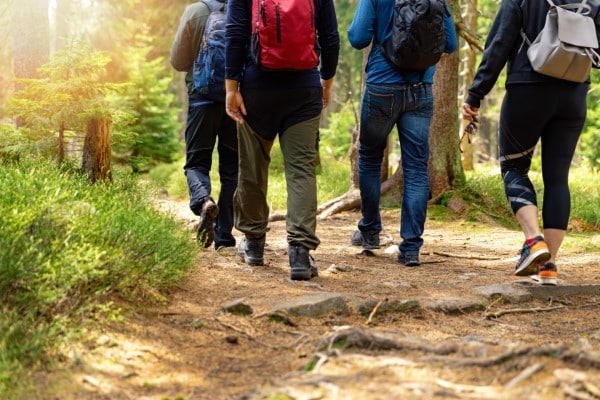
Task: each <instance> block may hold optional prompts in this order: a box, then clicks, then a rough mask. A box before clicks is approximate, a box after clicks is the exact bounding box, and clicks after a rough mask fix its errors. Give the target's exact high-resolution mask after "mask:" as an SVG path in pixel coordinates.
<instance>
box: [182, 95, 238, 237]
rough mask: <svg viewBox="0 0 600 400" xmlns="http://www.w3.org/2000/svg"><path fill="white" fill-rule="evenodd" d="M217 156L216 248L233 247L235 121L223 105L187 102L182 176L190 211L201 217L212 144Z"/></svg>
mask: <svg viewBox="0 0 600 400" xmlns="http://www.w3.org/2000/svg"><path fill="white" fill-rule="evenodd" d="M217 138H218V140H219V142H218V145H217V151H218V153H219V180H220V183H221V191H220V193H219V200H218V201H217V204H218V206H219V215H218V216H217V220H216V223H215V247H219V246H235V238H234V237H233V235H232V233H231V231H232V230H233V194H234V192H235V189H236V187H237V179H238V178H237V174H238V149H237V129H236V125H235V122H234V121H233V120H232V119H231V118H229V116H228V115H227V114H226V113H225V106H224V105H223V103H208V104H206V103H204V104H203V103H195V102H193V100H192V99H190V105H189V108H188V115H187V121H186V127H185V154H186V158H185V166H184V167H183V168H184V170H185V176H186V179H187V185H188V191H189V194H190V209H191V210H192V212H194V214H196V215H200V213H201V212H202V205H203V204H204V202H205V201H206V200H207V199H209V198H210V197H211V190H212V188H211V183H210V170H211V167H212V157H213V150H214V147H215V144H216V143H217Z"/></svg>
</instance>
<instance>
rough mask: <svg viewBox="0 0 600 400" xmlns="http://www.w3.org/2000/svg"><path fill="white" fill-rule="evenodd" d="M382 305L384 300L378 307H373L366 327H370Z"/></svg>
mask: <svg viewBox="0 0 600 400" xmlns="http://www.w3.org/2000/svg"><path fill="white" fill-rule="evenodd" d="M382 304H383V300H380V301H379V303H377V305H376V306H375V307H373V310H371V313H370V314H369V318H368V319H367V322H365V325H369V324H370V323H371V320H372V319H373V316H374V315H375V313H377V310H379V307H381V305H382Z"/></svg>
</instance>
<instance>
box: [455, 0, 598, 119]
mask: <svg viewBox="0 0 600 400" xmlns="http://www.w3.org/2000/svg"><path fill="white" fill-rule="evenodd" d="M553 2H554V3H555V4H565V3H580V2H581V1H580V0H553ZM587 3H588V4H589V5H590V7H591V12H590V14H589V15H590V17H592V18H593V19H594V21H595V23H596V35H600V9H599V5H598V3H597V2H596V1H593V0H588V2H587ZM548 8H549V5H548V3H547V2H546V1H544V0H536V1H531V0H503V1H502V3H501V4H500V8H499V9H498V13H497V14H496V18H495V19H494V23H493V24H492V28H491V29H490V32H489V34H488V36H487V39H486V42H485V50H484V52H483V57H482V59H481V63H480V64H479V68H478V69H477V73H476V74H475V78H474V79H473V83H472V84H471V88H470V89H469V95H468V97H467V100H466V103H468V104H470V105H472V106H475V107H479V106H480V103H481V100H482V99H483V98H484V97H485V96H486V95H487V94H488V93H489V91H490V90H492V88H493V87H494V85H495V84H496V80H497V79H498V76H499V75H500V72H502V69H503V68H504V66H505V65H507V64H508V68H507V78H506V86H507V87H508V86H510V85H514V84H523V83H541V82H548V81H556V79H555V78H551V77H549V76H546V75H542V74H538V73H537V72H535V71H534V70H533V68H532V67H531V63H530V62H529V58H528V57H527V43H525V41H524V39H523V38H522V36H521V28H522V29H523V31H524V32H525V34H526V35H527V38H528V39H529V40H530V41H533V40H534V39H535V38H536V37H537V35H538V33H540V31H541V30H542V28H543V27H544V24H545V21H546V13H547V12H548ZM599 41H600V37H599Z"/></svg>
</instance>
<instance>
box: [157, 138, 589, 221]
mask: <svg viewBox="0 0 600 400" xmlns="http://www.w3.org/2000/svg"><path fill="white" fill-rule="evenodd" d="M271 158H272V160H271V165H270V167H269V191H268V193H267V202H268V204H269V205H270V208H271V210H274V211H282V210H285V209H286V199H287V195H286V185H285V176H284V172H283V166H282V165H283V158H282V155H281V152H280V151H279V145H278V143H277V142H276V143H275V145H274V146H273V149H272V152H271ZM217 165H218V156H217V155H216V152H215V156H214V159H213V171H214V172H213V174H212V175H211V182H212V185H213V197H216V196H217V195H218V192H219V188H220V185H219V181H218V174H217V173H216V168H215V166H217ZM349 176H350V163H349V161H348V160H347V159H342V160H338V159H336V158H334V157H332V156H331V155H330V154H328V153H327V152H325V151H322V152H321V165H320V166H319V167H318V168H317V198H318V199H319V203H325V202H326V201H328V200H331V199H334V198H336V197H338V196H340V195H342V194H344V193H346V191H347V190H348V188H349V186H350V178H349ZM466 177H467V182H466V185H465V187H463V188H456V189H455V190H454V191H452V192H449V193H446V194H444V195H443V196H442V197H441V198H440V199H439V201H438V202H437V203H436V204H430V207H429V211H428V217H429V218H432V219H440V220H449V219H452V218H454V217H456V215H455V214H453V213H452V212H451V211H449V209H448V207H447V204H448V201H449V200H450V199H451V198H452V197H453V196H458V197H459V198H460V199H462V200H463V201H464V202H465V204H467V205H468V210H467V212H466V213H465V214H464V215H461V217H464V218H465V219H466V220H468V221H489V220H493V221H494V222H495V223H499V224H501V225H503V226H505V227H508V228H511V229H519V227H518V225H517V223H516V221H515V218H514V216H513V214H512V211H511V209H510V207H509V205H508V202H507V201H506V196H505V194H504V184H503V182H502V178H501V175H500V170H499V169H498V167H497V166H494V165H478V166H477V167H476V169H475V171H467V172H466ZM530 177H531V179H532V182H533V184H534V186H535V188H536V190H537V192H538V202H539V205H540V208H541V207H543V193H544V191H543V184H542V178H541V174H540V173H539V172H536V171H531V172H530ZM151 178H152V180H153V181H154V182H156V183H157V184H158V185H159V186H160V185H162V186H163V187H164V188H165V189H166V190H167V191H168V192H169V194H170V195H171V196H173V197H175V198H178V199H180V200H187V199H188V193H187V188H186V181H185V176H184V174H183V160H180V161H178V162H177V163H175V164H171V165H169V166H161V167H160V168H159V169H158V170H156V171H152V172H151ZM599 180H600V177H599V176H598V174H597V173H593V172H591V171H590V170H589V169H587V168H584V167H577V168H572V169H571V174H570V188H571V220H570V225H569V230H570V231H574V232H587V231H594V230H599V229H600V185H598V181H599ZM401 201H402V199H401V196H398V194H397V193H393V194H391V195H388V196H384V197H382V199H381V207H382V208H391V209H393V208H398V207H400V203H401Z"/></svg>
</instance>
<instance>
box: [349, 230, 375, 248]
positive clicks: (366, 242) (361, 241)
mask: <svg viewBox="0 0 600 400" xmlns="http://www.w3.org/2000/svg"><path fill="white" fill-rule="evenodd" d="M350 243H352V246H362V247H363V248H364V249H367V250H371V249H378V248H379V233H367V232H362V231H360V230H355V231H354V232H352V236H351V237H350Z"/></svg>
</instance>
